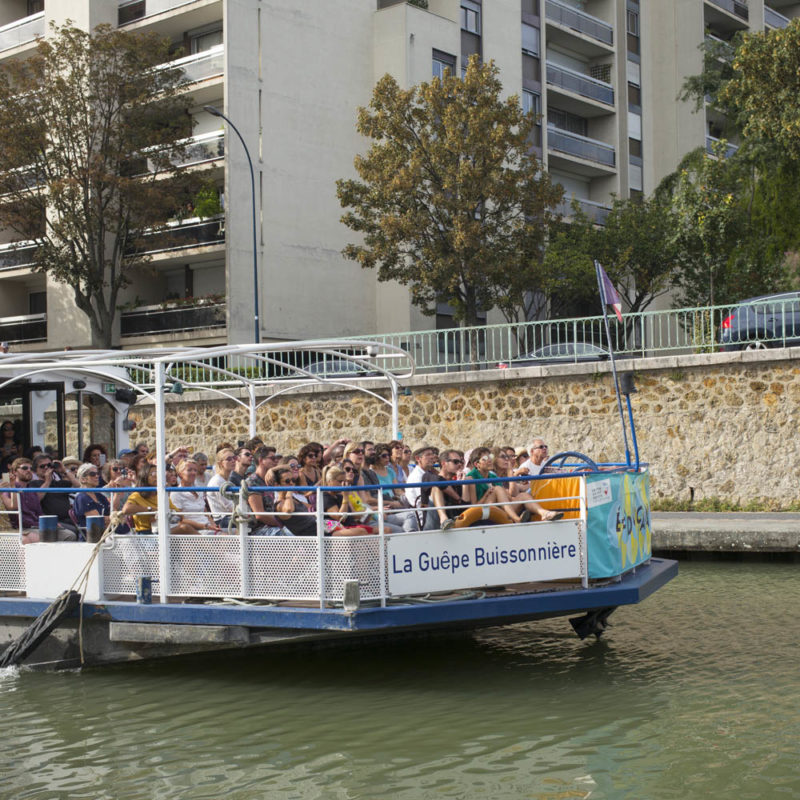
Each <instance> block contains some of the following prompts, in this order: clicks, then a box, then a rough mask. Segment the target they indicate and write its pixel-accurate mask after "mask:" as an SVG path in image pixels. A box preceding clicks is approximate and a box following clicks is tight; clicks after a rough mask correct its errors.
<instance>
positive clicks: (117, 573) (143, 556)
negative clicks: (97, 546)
mask: <svg viewBox="0 0 800 800" xmlns="http://www.w3.org/2000/svg"><path fill="white" fill-rule="evenodd" d="M109 541H110V542H111V544H112V546H111V547H109V548H106V547H103V548H102V549H101V551H100V553H101V556H100V557H101V558H102V561H103V591H104V592H105V593H106V594H135V593H136V581H137V580H138V579H139V578H141V577H148V578H152V580H153V591H154V592H157V591H158V581H159V580H160V578H161V572H160V570H159V566H158V537H157V536H135V535H131V536H113V537H112V538H111V539H110V540H109Z"/></svg>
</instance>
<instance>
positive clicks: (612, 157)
mask: <svg viewBox="0 0 800 800" xmlns="http://www.w3.org/2000/svg"><path fill="white" fill-rule="evenodd" d="M547 147H548V149H549V150H556V151H557V152H559V153H567V154H569V155H571V156H577V157H578V158H585V159H586V160H587V161H594V162H596V163H598V164H604V165H605V166H607V167H613V166H615V164H616V153H615V150H614V148H613V147H612V146H611V145H610V144H606V143H605V142H599V141H597V139H590V138H589V137H588V136H581V135H580V134H578V133H570V131H565V130H562V129H561V128H555V127H553V126H552V125H548V126H547Z"/></svg>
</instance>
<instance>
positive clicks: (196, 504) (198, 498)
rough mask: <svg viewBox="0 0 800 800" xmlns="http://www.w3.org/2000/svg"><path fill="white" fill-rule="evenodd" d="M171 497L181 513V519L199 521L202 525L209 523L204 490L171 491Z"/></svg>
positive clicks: (176, 508)
mask: <svg viewBox="0 0 800 800" xmlns="http://www.w3.org/2000/svg"><path fill="white" fill-rule="evenodd" d="M169 499H170V500H171V501H172V505H173V506H175V510H176V511H178V512H179V513H180V515H181V519H186V520H189V521H191V522H197V523H199V524H200V525H207V524H208V521H209V520H208V513H207V512H206V501H205V497H204V496H203V492H197V495H195V494H193V493H192V492H170V493H169Z"/></svg>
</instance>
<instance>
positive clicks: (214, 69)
mask: <svg viewBox="0 0 800 800" xmlns="http://www.w3.org/2000/svg"><path fill="white" fill-rule="evenodd" d="M161 67H162V68H163V69H180V70H182V71H183V74H184V78H185V80H186V81H187V83H196V82H197V81H203V80H206V79H207V78H214V77H216V76H218V75H222V74H223V73H224V72H225V45H224V44H218V45H215V46H214V47H211V48H210V49H208V50H203V51H202V52H200V53H192V55H190V56H184V57H183V58H176V59H175V60H174V61H169V62H167V63H166V64H162V65H161Z"/></svg>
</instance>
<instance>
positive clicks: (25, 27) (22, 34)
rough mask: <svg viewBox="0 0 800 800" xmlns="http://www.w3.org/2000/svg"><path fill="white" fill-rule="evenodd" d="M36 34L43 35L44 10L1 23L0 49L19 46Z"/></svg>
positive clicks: (33, 37) (31, 39) (32, 38)
mask: <svg viewBox="0 0 800 800" xmlns="http://www.w3.org/2000/svg"><path fill="white" fill-rule="evenodd" d="M37 36H44V11H40V12H39V13H38V14H31V16H29V17H23V18H22V19H18V20H14V22H9V23H8V25H3V27H2V28H0V50H9V49H10V48H12V47H19V45H21V44H25V43H26V42H32V41H33V40H34V39H35V38H36V37H37Z"/></svg>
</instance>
